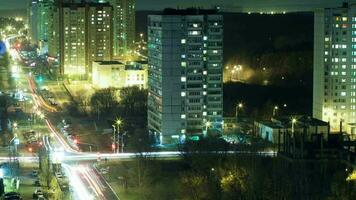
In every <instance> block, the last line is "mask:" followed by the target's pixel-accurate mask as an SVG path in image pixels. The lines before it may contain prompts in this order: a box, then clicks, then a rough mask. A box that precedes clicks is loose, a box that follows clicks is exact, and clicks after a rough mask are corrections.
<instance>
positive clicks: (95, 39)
mask: <svg viewBox="0 0 356 200" xmlns="http://www.w3.org/2000/svg"><path fill="white" fill-rule="evenodd" d="M59 9H60V12H59V47H60V51H59V52H60V64H61V69H62V70H61V72H62V74H63V75H65V76H69V77H74V78H80V79H84V78H90V76H91V66H92V61H101V60H111V59H112V13H113V9H112V6H111V5H110V4H104V3H100V4H99V3H85V2H83V3H63V4H61V5H60V8H59Z"/></svg>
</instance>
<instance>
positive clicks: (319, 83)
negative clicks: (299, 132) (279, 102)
mask: <svg viewBox="0 0 356 200" xmlns="http://www.w3.org/2000/svg"><path fill="white" fill-rule="evenodd" d="M314 23H315V26H314V27H315V30H314V32H315V34H314V88H313V116H314V117H315V118H318V119H321V120H323V121H328V122H330V127H331V131H339V130H340V128H342V130H343V131H346V132H348V133H351V134H355V127H356V5H355V4H344V5H343V7H340V8H330V9H321V10H318V11H316V12H315V22H314Z"/></svg>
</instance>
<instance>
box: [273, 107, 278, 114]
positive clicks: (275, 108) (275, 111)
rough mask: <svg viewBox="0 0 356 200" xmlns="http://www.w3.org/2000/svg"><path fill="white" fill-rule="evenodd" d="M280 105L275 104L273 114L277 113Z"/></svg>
mask: <svg viewBox="0 0 356 200" xmlns="http://www.w3.org/2000/svg"><path fill="white" fill-rule="evenodd" d="M277 110H278V106H274V108H273V116H275V115H276V114H277Z"/></svg>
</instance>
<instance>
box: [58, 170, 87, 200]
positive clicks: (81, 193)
mask: <svg viewBox="0 0 356 200" xmlns="http://www.w3.org/2000/svg"><path fill="white" fill-rule="evenodd" d="M62 166H63V168H64V170H65V173H66V174H67V177H68V178H69V181H70V184H71V185H72V186H73V187H72V188H73V189H74V190H75V194H77V195H76V198H79V199H80V200H91V199H93V196H92V195H91V194H90V193H89V192H88V191H87V188H86V187H85V186H84V183H83V182H82V181H81V179H80V177H79V175H78V172H77V171H78V169H77V167H72V166H70V165H67V164H62Z"/></svg>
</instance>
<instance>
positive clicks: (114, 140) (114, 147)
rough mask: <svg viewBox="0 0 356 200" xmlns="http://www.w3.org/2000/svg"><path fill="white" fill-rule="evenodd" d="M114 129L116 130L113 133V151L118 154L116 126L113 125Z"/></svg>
mask: <svg viewBox="0 0 356 200" xmlns="http://www.w3.org/2000/svg"><path fill="white" fill-rule="evenodd" d="M112 128H113V129H114V131H113V143H112V146H111V147H112V150H113V153H116V152H115V151H116V126H115V125H114V124H113V125H112Z"/></svg>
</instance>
